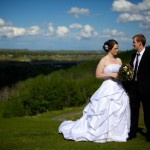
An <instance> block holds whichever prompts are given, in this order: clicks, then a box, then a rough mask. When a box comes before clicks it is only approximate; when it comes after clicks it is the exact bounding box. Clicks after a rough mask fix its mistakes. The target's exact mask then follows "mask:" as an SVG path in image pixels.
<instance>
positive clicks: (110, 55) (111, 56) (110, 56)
mask: <svg viewBox="0 0 150 150" xmlns="http://www.w3.org/2000/svg"><path fill="white" fill-rule="evenodd" d="M107 56H108V57H109V58H111V59H115V57H114V56H113V55H112V54H111V53H108V54H107Z"/></svg>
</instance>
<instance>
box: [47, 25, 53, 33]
mask: <svg viewBox="0 0 150 150" xmlns="http://www.w3.org/2000/svg"><path fill="white" fill-rule="evenodd" d="M48 30H49V31H50V32H51V33H54V32H55V29H54V27H53V23H49V25H48Z"/></svg>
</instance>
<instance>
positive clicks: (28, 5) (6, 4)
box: [0, 0, 150, 50]
mask: <svg viewBox="0 0 150 150" xmlns="http://www.w3.org/2000/svg"><path fill="white" fill-rule="evenodd" d="M138 33H143V34H144V35H145V36H146V38H147V45H150V1H149V0H1V1H0V48H11V49H13V48H17V49H20V48H21V49H30V50H101V49H102V45H103V43H104V42H105V41H106V40H108V39H115V40H117V41H118V42H119V49H120V50H130V49H132V37H133V36H134V35H135V34H138Z"/></svg>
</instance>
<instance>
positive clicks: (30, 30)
mask: <svg viewBox="0 0 150 150" xmlns="http://www.w3.org/2000/svg"><path fill="white" fill-rule="evenodd" d="M39 33H40V28H39V27H38V26H31V27H30V28H27V29H26V34H27V35H38V34H39Z"/></svg>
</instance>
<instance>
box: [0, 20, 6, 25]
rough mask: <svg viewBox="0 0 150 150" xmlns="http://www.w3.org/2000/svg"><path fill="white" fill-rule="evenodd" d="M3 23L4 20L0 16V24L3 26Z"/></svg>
mask: <svg viewBox="0 0 150 150" xmlns="http://www.w3.org/2000/svg"><path fill="white" fill-rule="evenodd" d="M4 24H5V21H4V20H3V19H1V18H0V26H3V25H4Z"/></svg>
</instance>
